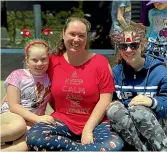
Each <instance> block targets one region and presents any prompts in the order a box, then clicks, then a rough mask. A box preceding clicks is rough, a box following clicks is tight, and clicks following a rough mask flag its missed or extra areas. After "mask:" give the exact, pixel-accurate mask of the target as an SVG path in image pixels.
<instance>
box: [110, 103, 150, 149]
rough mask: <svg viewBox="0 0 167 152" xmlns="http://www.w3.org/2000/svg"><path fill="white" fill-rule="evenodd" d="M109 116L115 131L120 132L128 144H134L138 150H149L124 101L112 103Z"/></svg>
mask: <svg viewBox="0 0 167 152" xmlns="http://www.w3.org/2000/svg"><path fill="white" fill-rule="evenodd" d="M107 117H108V119H109V120H110V123H111V126H112V128H113V129H114V131H115V132H117V133H119V135H120V136H122V137H123V139H124V140H125V141H126V142H127V143H128V144H130V145H132V146H134V147H135V148H136V149H137V150H140V151H141V150H144V151H147V147H146V146H145V144H144V143H143V142H142V141H141V140H140V135H139V133H138V131H137V130H136V128H135V125H134V123H133V120H132V119H131V117H130V115H129V112H128V110H127V109H126V108H125V107H124V105H123V104H122V103H120V102H119V103H116V104H113V105H111V107H109V109H108V110H107Z"/></svg>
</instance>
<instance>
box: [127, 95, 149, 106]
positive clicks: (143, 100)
mask: <svg viewBox="0 0 167 152" xmlns="http://www.w3.org/2000/svg"><path fill="white" fill-rule="evenodd" d="M133 105H143V106H146V107H151V105H152V99H151V98H149V97H147V96H144V95H141V94H139V95H137V96H136V97H134V98H133V99H132V100H131V102H130V103H129V104H128V106H133Z"/></svg>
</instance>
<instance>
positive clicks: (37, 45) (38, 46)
mask: <svg viewBox="0 0 167 152" xmlns="http://www.w3.org/2000/svg"><path fill="white" fill-rule="evenodd" d="M33 48H45V49H46V51H47V52H49V47H48V46H46V45H44V44H42V43H41V44H35V43H34V44H32V45H31V46H30V47H29V48H28V50H27V51H26V52H25V56H26V57H27V58H29V56H30V55H29V54H30V51H32V50H33Z"/></svg>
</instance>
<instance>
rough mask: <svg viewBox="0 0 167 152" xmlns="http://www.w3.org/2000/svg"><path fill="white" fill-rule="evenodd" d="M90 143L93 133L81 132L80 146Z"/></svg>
mask: <svg viewBox="0 0 167 152" xmlns="http://www.w3.org/2000/svg"><path fill="white" fill-rule="evenodd" d="M90 143H93V133H92V132H88V131H86V130H83V132H82V136H81V144H82V145H86V144H90Z"/></svg>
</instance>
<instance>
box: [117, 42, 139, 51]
mask: <svg viewBox="0 0 167 152" xmlns="http://www.w3.org/2000/svg"><path fill="white" fill-rule="evenodd" d="M139 46H140V43H139V42H132V43H119V44H118V49H119V50H121V51H126V50H127V49H128V47H130V49H131V50H137V49H138V48H139Z"/></svg>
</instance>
